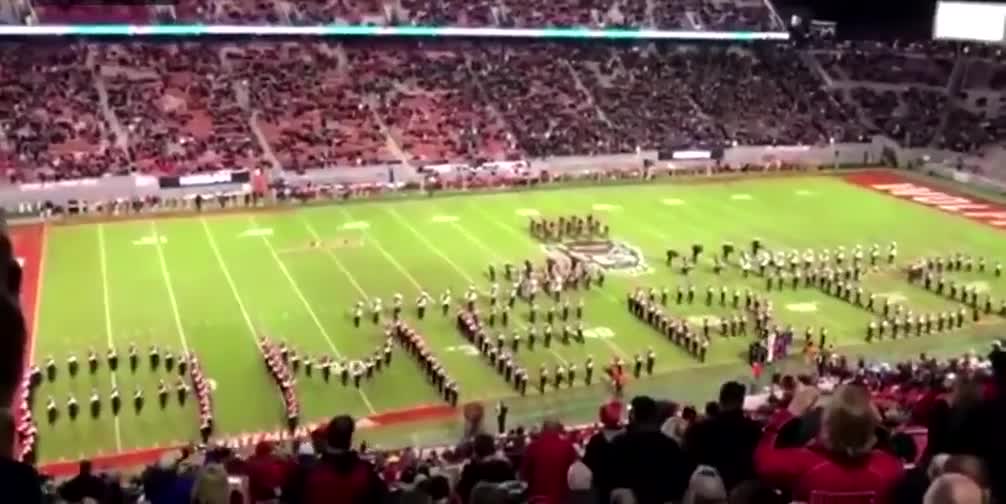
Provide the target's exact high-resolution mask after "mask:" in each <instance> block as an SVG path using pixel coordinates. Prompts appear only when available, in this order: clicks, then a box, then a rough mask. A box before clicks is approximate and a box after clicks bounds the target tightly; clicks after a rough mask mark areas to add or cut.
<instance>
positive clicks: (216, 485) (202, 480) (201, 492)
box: [192, 464, 230, 504]
mask: <svg viewBox="0 0 1006 504" xmlns="http://www.w3.org/2000/svg"><path fill="white" fill-rule="evenodd" d="M229 502H230V485H229V484H228V483H227V471H226V470H225V469H224V466H222V465H220V464H206V466H205V467H203V469H202V470H201V471H199V474H197V475H196V481H195V483H194V484H193V485H192V504H228V503H229Z"/></svg>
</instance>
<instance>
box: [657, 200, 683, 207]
mask: <svg viewBox="0 0 1006 504" xmlns="http://www.w3.org/2000/svg"><path fill="white" fill-rule="evenodd" d="M660 202H661V203H663V204H665V205H667V206H680V205H684V204H685V200H680V199H678V198H664V199H662V200H660Z"/></svg>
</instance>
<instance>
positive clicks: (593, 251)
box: [545, 240, 651, 276]
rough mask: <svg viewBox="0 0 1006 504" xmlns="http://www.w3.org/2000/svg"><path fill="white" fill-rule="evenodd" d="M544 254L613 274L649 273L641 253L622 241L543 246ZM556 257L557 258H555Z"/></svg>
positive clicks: (580, 242)
mask: <svg viewBox="0 0 1006 504" xmlns="http://www.w3.org/2000/svg"><path fill="white" fill-rule="evenodd" d="M545 253H547V254H548V255H549V256H551V257H553V258H554V259H558V258H560V257H563V258H567V259H576V260H579V261H583V262H586V263H592V264H594V265H595V266H599V267H601V268H604V269H605V270H607V271H610V272H613V273H622V274H627V275H632V276H635V275H642V274H645V273H649V272H650V271H651V270H650V267H649V266H648V265H647V264H646V258H645V257H644V256H643V252H642V251H641V250H639V249H638V248H636V247H633V246H632V245H629V244H628V243H626V242H623V241H617V240H611V241H578V242H567V243H559V244H548V245H545ZM556 256H558V257H556Z"/></svg>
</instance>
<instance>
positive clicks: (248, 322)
mask: <svg viewBox="0 0 1006 504" xmlns="http://www.w3.org/2000/svg"><path fill="white" fill-rule="evenodd" d="M199 220H200V221H202V223H203V231H205V232H206V239H207V241H209V244H210V249H211V250H213V255H214V256H215V257H216V258H217V264H218V265H220V271H222V272H223V274H224V278H226V279H227V285H229V286H230V288H231V294H234V300H235V301H237V302H238V308H239V309H240V310H241V316H242V317H243V318H244V321H245V325H246V326H248V332H249V334H251V337H252V341H253V342H255V343H256V345H257V344H258V338H257V332H256V330H255V323H254V322H252V318H251V315H250V314H249V313H248V309H247V308H245V304H244V301H242V300H241V295H240V294H238V288H237V285H236V284H235V283H234V278H233V277H232V276H231V272H230V269H228V268H227V263H226V262H224V257H223V255H222V254H221V253H220V249H219V248H218V247H217V240H216V239H215V238H214V237H213V232H212V231H210V226H209V224H208V223H207V222H206V218H205V217H201V218H200V219H199Z"/></svg>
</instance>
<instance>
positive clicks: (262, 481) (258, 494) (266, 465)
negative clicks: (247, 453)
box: [245, 441, 290, 501]
mask: <svg viewBox="0 0 1006 504" xmlns="http://www.w3.org/2000/svg"><path fill="white" fill-rule="evenodd" d="M289 468H290V465H289V463H288V462H287V461H286V460H284V459H283V458H280V457H278V456H276V454H274V453H273V445H272V443H270V442H268V441H262V442H260V443H258V444H257V445H256V446H255V454H254V455H252V456H251V457H249V458H248V462H247V465H246V468H245V471H246V472H247V474H248V491H249V492H250V493H251V497H252V499H254V500H256V501H260V500H269V499H275V498H276V497H277V495H279V490H280V489H282V488H283V486H284V485H285V484H286V477H287V473H288V472H289Z"/></svg>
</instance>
